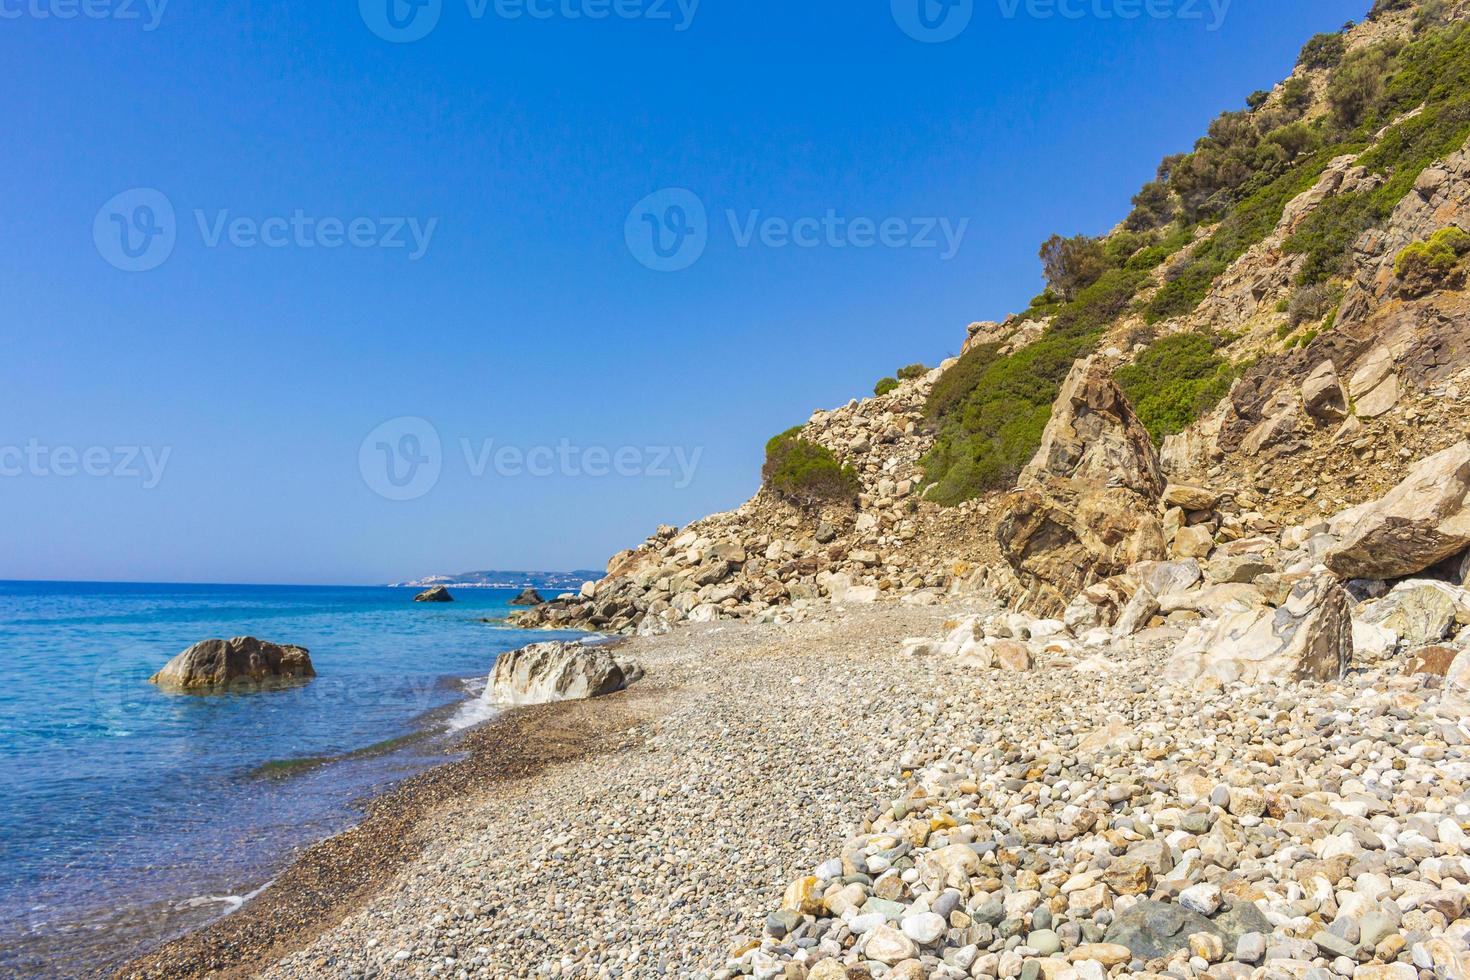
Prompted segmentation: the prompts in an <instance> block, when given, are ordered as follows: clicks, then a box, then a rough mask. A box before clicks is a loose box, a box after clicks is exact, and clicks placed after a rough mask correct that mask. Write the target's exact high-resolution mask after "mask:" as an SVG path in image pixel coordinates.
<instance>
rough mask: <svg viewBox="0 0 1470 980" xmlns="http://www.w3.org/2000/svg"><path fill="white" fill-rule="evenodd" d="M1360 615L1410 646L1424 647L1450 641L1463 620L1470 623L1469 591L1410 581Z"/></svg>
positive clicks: (1456, 587) (1453, 586) (1430, 582)
mask: <svg viewBox="0 0 1470 980" xmlns="http://www.w3.org/2000/svg"><path fill="white" fill-rule="evenodd" d="M1357 613H1358V616H1359V617H1360V618H1361V619H1362V621H1363V622H1365V623H1369V624H1372V625H1375V626H1379V627H1381V628H1383V629H1386V630H1389V631H1391V632H1392V633H1394V634H1395V635H1396V636H1398V637H1399V639H1400V640H1401V641H1402V642H1403V643H1405V644H1407V645H1408V646H1410V647H1415V646H1424V645H1426V644H1431V643H1439V642H1440V641H1442V640H1446V639H1449V637H1450V636H1452V635H1453V634H1454V632H1455V629H1456V627H1457V625H1458V624H1459V623H1460V622H1461V621H1466V622H1470V591H1467V590H1465V589H1462V588H1460V587H1459V586H1455V585H1450V584H1449V583H1447V582H1437V581H1430V580H1424V579H1417V580H1410V581H1408V582H1402V583H1400V584H1399V585H1396V586H1395V587H1394V588H1393V591H1391V592H1389V594H1388V595H1386V596H1384V597H1383V598H1381V599H1375V600H1374V601H1372V602H1371V603H1365V604H1364V605H1363V606H1361V607H1360V608H1359V609H1358V611H1357Z"/></svg>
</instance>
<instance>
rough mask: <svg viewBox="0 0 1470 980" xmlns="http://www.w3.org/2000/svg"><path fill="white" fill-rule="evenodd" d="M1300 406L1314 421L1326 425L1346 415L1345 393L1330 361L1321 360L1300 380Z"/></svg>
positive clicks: (1340, 419)
mask: <svg viewBox="0 0 1470 980" xmlns="http://www.w3.org/2000/svg"><path fill="white" fill-rule="evenodd" d="M1302 407H1303V408H1304V409H1306V412H1307V414H1308V415H1310V416H1311V417H1312V418H1313V419H1315V420H1316V421H1318V422H1320V423H1322V424H1324V425H1327V424H1330V423H1334V422H1341V421H1342V420H1343V419H1345V418H1347V417H1348V404H1347V393H1346V392H1345V391H1343V390H1342V381H1341V380H1340V379H1339V378H1338V376H1337V368H1336V367H1334V366H1333V364H1332V362H1331V361H1323V362H1322V363H1321V364H1319V365H1318V366H1317V369H1316V370H1315V371H1313V372H1312V373H1311V374H1309V375H1308V376H1307V380H1306V381H1304V382H1302Z"/></svg>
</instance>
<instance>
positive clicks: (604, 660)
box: [482, 643, 629, 705]
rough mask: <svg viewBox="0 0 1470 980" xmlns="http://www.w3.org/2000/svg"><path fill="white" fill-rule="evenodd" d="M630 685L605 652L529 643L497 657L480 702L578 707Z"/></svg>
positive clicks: (580, 646) (570, 645)
mask: <svg viewBox="0 0 1470 980" xmlns="http://www.w3.org/2000/svg"><path fill="white" fill-rule="evenodd" d="M628 683H629V681H628V675H627V673H626V672H625V670H624V666H623V665H622V664H620V663H619V662H618V661H617V659H616V658H614V657H613V655H612V654H611V653H609V652H608V651H607V650H605V649H602V648H600V647H596V646H587V645H585V644H581V643H533V644H531V645H530V646H527V647H522V648H521V649H519V650H512V651H511V652H509V653H502V654H501V655H500V657H499V658H498V659H497V660H496V661H495V668H494V670H492V671H491V672H490V681H489V684H488V685H487V686H486V688H485V693H484V695H482V697H483V699H484V700H485V701H487V702H488V703H491V704H501V705H524V704H546V703H549V702H553V701H580V700H585V699H587V698H596V697H603V696H605V695H608V694H612V693H614V692H616V691H621V690H622V689H623V688H625V687H627V686H628Z"/></svg>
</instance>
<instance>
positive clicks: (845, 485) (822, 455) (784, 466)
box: [761, 426, 860, 506]
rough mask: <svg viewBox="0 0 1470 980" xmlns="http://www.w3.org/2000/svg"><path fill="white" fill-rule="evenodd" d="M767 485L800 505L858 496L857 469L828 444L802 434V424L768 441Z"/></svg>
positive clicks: (765, 478) (762, 473) (844, 499)
mask: <svg viewBox="0 0 1470 980" xmlns="http://www.w3.org/2000/svg"><path fill="white" fill-rule="evenodd" d="M761 478H762V479H763V480H764V481H765V485H766V486H767V487H768V488H769V489H771V490H773V491H774V492H776V493H777V494H779V495H780V496H782V497H784V498H785V499H786V500H789V501H791V502H792V503H795V504H798V505H800V506H812V505H815V504H820V503H842V502H850V501H853V500H855V499H856V498H857V495H858V492H859V489H860V484H859V482H858V477H857V471H855V470H854V469H853V468H852V467H850V466H843V465H841V464H840V463H838V462H837V457H835V456H833V455H832V453H831V452H830V451H828V450H827V449H826V448H825V447H823V446H819V445H817V444H816V443H814V442H809V441H807V440H806V439H803V438H801V426H797V427H796V428H794V429H789V430H787V431H786V432H783V433H781V434H780V435H778V436H776V437H775V438H773V439H772V440H771V441H770V442H768V443H766V464H765V466H764V467H763V468H762V469H761Z"/></svg>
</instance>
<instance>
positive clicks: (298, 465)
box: [0, 0, 1369, 583]
mask: <svg viewBox="0 0 1470 980" xmlns="http://www.w3.org/2000/svg"><path fill="white" fill-rule="evenodd" d="M400 2H401V0H400ZM428 2H429V3H431V4H433V3H437V4H438V5H439V6H438V7H437V9H435V7H434V6H427V7H424V8H423V9H422V10H419V11H417V12H416V13H417V15H418V16H419V17H420V18H428V19H427V20H426V19H419V20H413V19H412V18H411V17H410V16H409V15H410V14H413V13H415V11H414V10H413V9H412V8H409V7H400V8H399V13H400V15H401V16H400V19H399V21H398V22H399V23H403V24H406V25H408V26H407V30H408V32H410V33H412V32H413V31H414V29H415V28H419V29H425V28H428V27H432V30H428V31H427V33H426V34H425V36H423V37H422V38H421V39H418V40H414V41H407V42H402V38H403V37H404V36H405V35H404V34H403V33H399V34H398V35H397V37H398V38H399V41H388V40H384V39H383V38H382V37H380V36H379V35H378V34H377V33H374V30H373V29H372V27H376V28H377V29H378V31H379V32H381V33H384V34H387V35H389V36H394V31H393V30H392V29H390V27H389V25H388V21H386V20H385V19H384V17H383V14H384V12H385V10H386V8H385V7H384V4H385V3H386V0H363V3H361V4H359V3H358V2H356V0H315V2H311V3H301V2H286V0H237V2H232V3H229V4H219V3H203V2H199V0H172V2H169V3H167V4H166V5H164V6H163V7H162V9H161V10H160V9H159V5H160V0H152V7H151V8H150V6H149V3H147V2H145V0H0V61H3V64H4V65H5V67H6V73H7V77H8V80H9V84H8V85H7V92H6V94H5V97H4V123H5V124H4V126H3V127H0V147H3V153H4V157H5V159H6V161H7V164H8V167H7V170H8V172H9V173H10V174H11V178H10V179H9V180H8V181H6V182H5V184H4V186H3V189H0V219H3V229H4V230H3V234H0V297H3V305H0V336H3V345H0V351H3V357H0V392H3V394H0V399H3V400H0V407H3V410H0V506H3V511H4V515H5V516H4V524H3V527H4V533H3V540H0V578H48V579H120V580H142V581H213V582H302V583H312V582H334V583H369V582H378V581H385V580H393V579H399V578H403V577H408V576H415V575H420V574H425V573H429V572H436V571H460V570H467V569H475V568H493V567H498V568H524V567H536V568H570V567H587V566H592V567H596V566H598V565H600V564H601V562H602V561H604V560H605V559H606V556H607V555H609V554H610V553H612V552H613V551H615V550H617V549H620V548H623V547H628V546H631V545H633V544H635V543H636V542H638V541H640V540H641V539H642V538H643V537H644V536H645V535H646V534H647V533H648V532H649V531H651V530H652V528H653V527H654V526H655V525H656V524H658V523H660V522H670V523H683V522H686V521H688V520H691V519H693V518H696V517H699V516H701V515H703V514H706V513H709V512H712V511H717V510H724V509H728V508H731V507H734V506H736V505H738V504H739V503H740V502H741V501H743V500H744V499H745V498H746V497H748V496H749V495H750V493H752V492H753V491H754V490H755V488H756V486H757V485H758V482H759V468H760V462H761V453H762V446H763V444H764V442H765V440H766V438H767V437H769V436H770V435H771V434H772V433H774V432H777V431H780V430H782V429H784V428H786V427H788V426H790V425H792V424H795V423H797V422H800V421H802V420H804V419H805V418H806V417H807V416H808V415H809V414H810V412H811V410H812V409H814V408H819V407H832V406H836V405H839V404H842V403H844V402H845V401H847V400H848V399H849V398H852V397H855V396H860V395H863V394H865V393H867V392H870V391H871V388H872V385H873V383H874V381H875V380H877V379H878V378H879V377H882V376H883V375H885V374H889V373H891V372H892V371H893V370H894V369H895V368H897V367H898V366H900V365H902V364H907V363H911V362H914V361H920V360H922V361H925V362H927V363H929V364H934V363H937V362H938V361H939V360H940V359H942V358H944V357H946V356H949V355H952V354H954V353H955V352H956V350H957V348H958V347H959V345H960V343H961V342H962V340H963V338H964V333H965V326H966V325H967V324H968V323H970V322H971V321H973V320H977V319H995V318H999V317H1001V316H1003V315H1004V314H1005V313H1006V312H1008V311H1011V310H1014V309H1017V308H1019V307H1023V306H1024V305H1025V304H1026V302H1027V300H1028V299H1029V298H1030V297H1031V296H1032V295H1033V294H1034V293H1036V292H1037V291H1038V289H1039V287H1040V282H1039V271H1038V264H1037V261H1036V257H1035V254H1036V249H1037V246H1038V245H1039V243H1040V242H1041V241H1042V240H1043V239H1045V238H1046V237H1047V236H1049V235H1050V234H1052V233H1053V232H1063V233H1069V234H1070V233H1075V232H1087V233H1098V232H1102V231H1105V230H1106V229H1107V228H1109V227H1111V226H1112V225H1113V224H1114V223H1115V222H1116V221H1117V220H1119V219H1120V218H1121V217H1122V216H1123V215H1124V214H1125V213H1126V211H1127V208H1128V198H1129V197H1130V196H1131V195H1132V193H1133V192H1134V191H1136V189H1137V188H1138V187H1139V185H1141V184H1142V183H1143V182H1144V181H1146V180H1148V179H1149V178H1150V177H1151V176H1152V174H1153V171H1154V168H1155V166H1156V165H1157V163H1158V161H1159V159H1160V158H1161V157H1162V156H1163V155H1165V154H1166V153H1170V152H1177V151H1180V150H1184V149H1187V148H1188V147H1189V146H1190V145H1191V144H1192V142H1193V140H1194V139H1195V138H1196V137H1197V136H1198V135H1199V134H1200V133H1201V132H1202V131H1203V129H1204V127H1205V125H1206V124H1207V123H1208V121H1209V119H1210V118H1211V117H1212V116H1213V115H1215V114H1216V113H1218V112H1219V111H1221V110H1223V109H1227V108H1236V107H1239V106H1240V105H1241V104H1242V103H1243V100H1244V97H1245V96H1246V95H1247V94H1248V93H1249V92H1250V91H1252V90H1253V89H1256V88H1263V87H1269V86H1270V85H1271V84H1272V83H1274V82H1275V81H1277V80H1279V79H1280V78H1281V77H1284V75H1285V74H1286V73H1287V72H1288V71H1289V70H1290V68H1291V65H1292V63H1293V61H1294V59H1295V55H1296V53H1297V51H1298V49H1299V48H1300V46H1301V44H1302V42H1303V41H1304V40H1305V39H1306V38H1307V36H1309V35H1310V34H1311V33H1313V32H1315V31H1319V30H1333V29H1336V28H1337V27H1339V26H1340V25H1341V24H1342V23H1343V21H1344V20H1346V19H1348V18H1351V17H1360V16H1362V15H1363V13H1364V12H1365V11H1366V8H1367V7H1368V6H1369V4H1368V3H1367V0H1295V2H1293V3H1290V4H1283V3H1279V2H1268V0H1234V2H1233V3H1229V4H1224V3H1223V0H1215V3H1214V5H1213V6H1212V4H1211V2H1210V0H1062V4H1061V7H1058V6H1056V5H1054V4H1052V3H1049V2H1047V0H972V3H973V7H972V8H970V7H967V6H966V5H965V4H963V3H962V4H961V5H960V6H959V7H957V8H955V10H953V11H951V15H952V16H954V17H959V18H960V19H959V20H954V19H951V20H948V21H946V20H943V19H942V18H939V17H938V14H939V13H942V12H943V8H941V7H938V6H935V7H933V8H931V11H930V12H931V14H933V15H934V17H932V18H931V21H930V23H932V24H933V25H934V27H933V33H929V34H927V35H926V34H925V30H924V29H921V28H920V26H919V24H920V22H919V21H918V20H917V19H916V18H915V17H914V10H913V5H914V4H915V3H917V2H918V0H894V2H893V4H892V6H890V3H889V2H888V0H873V2H865V3H854V2H852V0H809V2H807V3H791V2H789V0H780V2H777V0H769V2H768V0H739V2H733V0H702V2H699V3H698V4H697V5H694V7H693V9H692V10H691V9H690V7H691V4H690V0H685V3H684V6H683V9H681V8H680V6H679V4H678V3H677V0H488V6H486V5H485V4H484V3H482V2H481V0H428ZM906 2H907V3H908V4H909V7H908V8H905V6H904V4H905V3H906ZM374 4H376V6H375V5H374ZM525 4H534V9H535V10H536V11H537V12H538V13H541V14H546V15H548V16H537V17H532V16H529V14H528V13H527V12H526V10H527V8H526V7H525V6H524V5H525ZM1150 4H1151V5H1152V7H1151V9H1153V10H1154V11H1155V12H1156V13H1162V14H1164V15H1165V16H1152V17H1151V16H1142V17H1138V18H1137V19H1123V18H1122V17H1119V16H1107V17H1105V16H1100V14H1110V13H1111V14H1118V13H1120V12H1122V13H1127V12H1130V11H1132V10H1138V9H1150V7H1149V5H1150ZM84 5H85V6H84ZM1222 6H1223V9H1222ZM599 10H601V11H609V12H614V15H612V16H607V17H603V18H594V17H591V16H587V15H588V14H589V13H597V12H598V11H599ZM1063 10H1066V11H1068V12H1070V13H1071V14H1074V15H1076V16H1069V15H1064V14H1063ZM83 11H85V12H86V13H85V14H84V13H83ZM517 13H519V14H520V16H513V15H515V14H517ZM66 14H74V15H77V16H70V17H67V16H64V15H66ZM574 14H580V15H582V16H572V15H574ZM691 15H692V16H691ZM1222 15H1223V16H1222ZM965 16H968V18H969V19H968V22H964V20H963V18H964V17H965ZM900 22H903V23H904V24H906V26H907V27H908V28H909V30H910V31H911V32H912V33H914V34H917V35H919V36H920V37H925V36H927V37H928V38H930V39H931V40H918V39H916V38H915V37H914V36H911V34H910V33H906V31H905V29H904V27H903V26H901V23H900ZM370 25H371V26H370ZM960 26H963V28H964V29H963V30H961V31H958V33H957V34H956V36H954V37H953V38H952V39H950V40H946V41H942V42H934V41H932V39H933V38H936V37H937V36H938V34H939V32H945V33H947V32H948V29H950V28H957V27H960ZM670 189H677V190H678V194H676V196H674V197H670ZM659 192H662V193H661V194H660V193H659ZM649 195H658V196H655V197H653V198H652V199H651V201H648V202H645V203H644V205H643V206H642V208H641V209H636V210H635V205H636V204H638V203H639V202H644V201H645V199H647V198H648V197H649ZM691 201H692V202H694V204H693V207H685V208H684V210H683V211H680V212H673V211H671V210H670V208H671V207H672V205H674V204H686V205H687V204H689V203H690V202H691ZM145 206H146V207H148V208H150V209H151V210H144V207H145ZM695 208H702V209H703V211H704V213H705V217H706V220H705V223H704V224H702V225H700V224H698V215H697V214H696V213H694V209H695ZM165 209H171V210H172V212H173V213H172V218H170V216H169V214H168V213H167V211H166V210H165ZM645 216H652V217H651V218H646V217H645ZM772 219H775V220H774V221H773V220H772ZM802 219H807V220H806V221H805V222H803V221H802ZM648 220H652V221H654V222H655V223H656V224H659V226H660V227H661V228H662V229H663V233H664V234H665V235H672V233H673V232H672V231H671V230H670V229H673V230H679V229H686V230H690V231H693V232H694V234H693V235H692V236H686V237H684V238H681V239H674V238H672V237H670V238H666V239H665V244H669V243H673V244H678V243H679V242H687V241H692V242H694V243H695V244H696V245H699V246H702V251H698V250H697V249H695V250H694V251H683V252H682V253H676V254H675V255H674V256H673V259H672V260H671V261H672V264H674V265H686V266H687V267H684V268H681V269H679V270H678V271H658V270H656V269H654V268H650V267H649V266H650V265H658V264H659V262H660V261H665V260H660V259H658V258H657V257H656V254H657V253H655V252H653V251H652V250H651V248H650V247H649V245H650V243H651V238H650V239H647V240H646V241H644V242H643V243H642V244H641V245H640V244H639V242H638V239H637V234H638V229H639V228H640V227H642V228H644V229H645V234H649V235H651V231H649V230H648V229H650V228H651V227H652V226H649V225H647V224H646V222H647V221H648ZM783 222H784V223H785V224H784V225H783V224H782V223H783ZM788 226H789V227H788ZM945 228H947V229H948V230H949V233H950V234H949V237H948V239H946V236H945V234H943V232H942V230H943V229H945ZM124 229H126V230H127V232H128V234H129V238H130V241H131V243H132V246H133V251H134V253H135V254H136V256H137V257H136V258H130V257H129V253H128V252H124V251H122V250H121V246H122V238H121V235H122V232H123V230H124ZM415 229H416V232H415ZM156 232H165V234H163V235H159V234H155V233H156ZM793 235H795V236H796V237H798V238H799V239H800V241H801V242H802V243H803V244H796V243H794V242H793V241H792V236H793ZM267 242H268V243H269V244H266V243H267ZM630 242H631V243H632V245H631V246H630ZM930 242H933V243H934V244H935V246H936V247H926V246H927V244H928V243H930ZM399 246H401V247H399ZM808 246H809V247H808ZM862 246H866V247H862ZM130 263H131V264H134V265H136V264H139V263H141V264H142V265H155V267H152V268H148V269H146V271H124V269H123V268H119V266H123V267H127V266H129V264H130ZM155 263H156V264H155ZM403 420H410V421H403ZM412 420H423V422H419V421H412ZM385 423H386V424H385ZM425 425H427V428H425ZM436 439H437V442H438V447H439V448H438V450H437V452H436V451H435V449H434V446H433V445H432V443H433V442H434V440H436ZM681 454H682V455H681ZM681 461H682V462H681ZM390 462H391V463H392V464H393V467H394V469H393V471H392V472H391V473H390V472H389V471H388V469H387V466H388V464H389V463H390ZM416 462H417V463H418V465H417V466H415V463H416ZM390 477H391V478H390ZM395 481H396V482H395ZM405 497H406V498H408V499H392V498H405Z"/></svg>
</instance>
